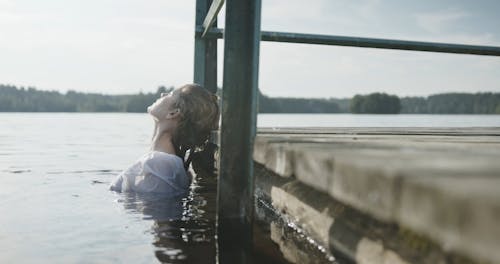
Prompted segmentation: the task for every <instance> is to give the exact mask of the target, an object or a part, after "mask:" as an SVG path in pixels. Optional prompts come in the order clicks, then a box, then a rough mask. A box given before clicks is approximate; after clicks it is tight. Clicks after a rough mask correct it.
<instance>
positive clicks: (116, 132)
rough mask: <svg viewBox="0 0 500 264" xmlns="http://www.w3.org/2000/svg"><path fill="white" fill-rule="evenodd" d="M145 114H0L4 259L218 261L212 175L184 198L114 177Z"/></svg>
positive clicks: (461, 122)
mask: <svg viewBox="0 0 500 264" xmlns="http://www.w3.org/2000/svg"><path fill="white" fill-rule="evenodd" d="M258 124H259V126H260V127H277V126H288V127H290V126H291V127H307V126H314V127H327V126H343V127H359V126H369V127H380V126H385V127H387V126H413V127H417V126H420V127H422V126H445V127H460V126H497V127H498V126H500V116H498V115H496V116H495V115H447V116H443V115H384V116H382V115H348V114H338V115H319V114H315V115H274V114H264V115H259V121H258ZM151 132H152V121H151V119H150V118H149V117H148V116H147V115H146V114H125V113H113V114H93V113H89V114H86V113H0V179H1V181H2V184H1V186H2V187H1V188H0V263H20V262H22V263H40V262H45V263H88V262H92V263H101V262H102V263H109V262H116V263H123V262H125V263H152V262H160V261H163V262H170V263H213V262H215V255H214V254H215V244H214V234H215V231H214V219H215V205H214V204H215V188H216V181H215V179H214V178H210V177H208V178H199V179H198V181H197V182H195V183H194V184H193V186H192V189H191V192H190V194H189V195H188V196H186V197H174V198H172V197H161V196H148V195H130V194H119V193H115V192H111V191H108V190H107V186H108V184H109V182H110V181H111V180H112V179H113V178H114V177H115V176H116V175H117V174H118V173H119V172H120V171H121V170H122V169H124V168H125V167H127V166H128V165H130V164H131V163H132V162H133V161H135V160H136V159H137V158H138V157H139V156H141V154H142V153H144V152H145V151H147V150H148V145H149V141H150V137H151Z"/></svg>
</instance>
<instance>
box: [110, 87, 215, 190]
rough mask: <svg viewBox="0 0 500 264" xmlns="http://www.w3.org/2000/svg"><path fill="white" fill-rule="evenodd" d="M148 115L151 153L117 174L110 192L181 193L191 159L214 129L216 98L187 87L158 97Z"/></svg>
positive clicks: (199, 88)
mask: <svg viewBox="0 0 500 264" xmlns="http://www.w3.org/2000/svg"><path fill="white" fill-rule="evenodd" d="M148 113H149V114H150V115H151V116H152V117H153V119H154V121H155V129H154V134H153V141H152V144H151V150H150V151H149V152H148V153H146V154H145V155H144V156H142V157H141V158H140V159H139V160H138V161H136V162H135V163H134V164H133V165H132V166H130V167H129V168H128V169H126V170H124V171H123V172H122V173H120V174H119V175H118V176H117V178H116V179H115V180H114V181H113V183H111V186H110V189H111V190H113V191H135V192H158V193H169V194H172V195H176V194H181V193H184V192H186V191H187V190H188V188H189V185H190V183H191V178H190V177H189V176H188V174H187V172H186V170H187V169H188V167H189V163H190V162H191V155H192V154H193V153H194V151H195V150H197V149H200V148H203V146H204V145H205V144H206V143H207V139H208V136H209V134H210V131H211V130H213V129H216V128H217V126H218V123H219V107H218V104H217V97H216V96H215V95H213V94H211V93H210V92H209V91H207V90H206V89H204V88H203V87H201V86H200V85H197V84H187V85H184V86H182V87H180V88H178V89H175V90H173V91H172V92H171V93H169V94H162V95H161V97H160V98H159V99H158V100H156V102H154V103H153V104H152V105H151V106H149V107H148ZM186 154H188V157H186Z"/></svg>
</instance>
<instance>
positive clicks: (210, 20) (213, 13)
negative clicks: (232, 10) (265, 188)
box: [201, 0, 224, 37]
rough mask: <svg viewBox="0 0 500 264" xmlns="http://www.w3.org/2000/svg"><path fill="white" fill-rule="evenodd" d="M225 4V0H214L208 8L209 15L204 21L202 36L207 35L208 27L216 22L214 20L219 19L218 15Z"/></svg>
mask: <svg viewBox="0 0 500 264" xmlns="http://www.w3.org/2000/svg"><path fill="white" fill-rule="evenodd" d="M223 5H224V0H214V1H213V2H212V4H211V5H210V8H209V9H208V12H207V16H206V17H205V20H204V21H203V28H204V30H203V34H202V35H201V37H205V35H206V34H207V32H208V29H209V28H210V27H211V26H212V25H213V24H214V21H215V20H216V19H217V15H218V14H219V11H220V10H221V8H222V6H223Z"/></svg>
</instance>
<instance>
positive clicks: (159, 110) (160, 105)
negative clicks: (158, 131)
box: [148, 90, 178, 120]
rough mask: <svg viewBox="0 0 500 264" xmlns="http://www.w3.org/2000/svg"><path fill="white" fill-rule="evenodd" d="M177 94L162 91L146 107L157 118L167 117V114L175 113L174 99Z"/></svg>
mask: <svg viewBox="0 0 500 264" xmlns="http://www.w3.org/2000/svg"><path fill="white" fill-rule="evenodd" d="M177 97H178V94H177V93H176V92H175V90H174V91H172V92H170V93H162V94H161V96H160V98H158V99H157V100H156V101H155V102H154V103H153V104H152V105H150V106H149V107H148V113H149V114H150V115H152V116H153V117H155V118H156V119H158V120H163V119H168V117H169V115H171V114H172V113H175V111H176V109H175V108H174V105H175V101H176V99H177Z"/></svg>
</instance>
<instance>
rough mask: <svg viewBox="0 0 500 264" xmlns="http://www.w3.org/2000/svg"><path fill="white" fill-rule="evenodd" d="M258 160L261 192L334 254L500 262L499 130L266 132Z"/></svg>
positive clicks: (365, 259) (360, 258)
mask: <svg viewBox="0 0 500 264" xmlns="http://www.w3.org/2000/svg"><path fill="white" fill-rule="evenodd" d="M254 160H255V162H256V165H255V170H254V171H255V172H254V173H255V177H256V189H255V192H256V195H257V198H258V199H262V200H267V201H269V203H270V204H271V205H272V206H273V207H274V208H275V209H276V210H277V211H279V212H281V213H282V214H283V215H284V216H286V217H287V218H288V219H291V220H292V221H294V222H295V223H297V225H298V226H300V227H301V229H302V230H304V232H305V233H306V234H307V235H308V236H310V237H311V238H313V239H314V240H315V241H317V243H319V244H320V245H321V246H323V247H325V248H326V249H328V250H329V251H331V252H333V253H334V255H335V254H336V255H341V256H343V257H345V258H347V259H350V260H354V261H356V262H358V263H500V128H465V129H464V128H328V129H325V128H307V129H300V128H297V129H271V128H269V129H260V130H259V132H258V135H257V138H256V142H255V147H254ZM276 237H278V236H276ZM276 240H277V241H276V242H277V243H278V244H280V247H282V251H283V252H287V249H286V247H287V245H285V244H286V243H287V242H286V241H279V239H276ZM287 254H288V256H287V258H288V259H289V260H291V261H294V262H303V261H305V260H306V259H301V255H300V254H299V253H297V252H295V251H294V250H288V253H285V255H287ZM302 257H304V256H302ZM308 262H311V261H310V260H309V261H308Z"/></svg>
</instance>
